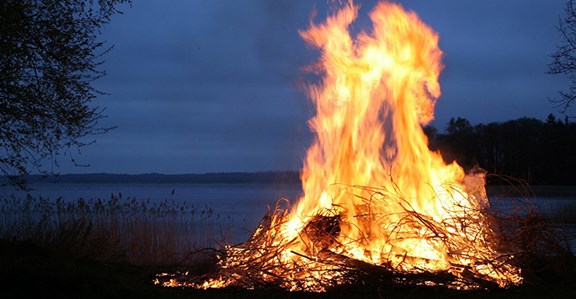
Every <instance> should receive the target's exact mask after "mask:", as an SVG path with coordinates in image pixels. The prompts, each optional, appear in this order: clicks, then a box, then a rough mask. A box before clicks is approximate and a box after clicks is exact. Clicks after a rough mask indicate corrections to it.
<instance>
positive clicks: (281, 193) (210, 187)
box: [0, 183, 576, 252]
mask: <svg viewBox="0 0 576 299" xmlns="http://www.w3.org/2000/svg"><path fill="white" fill-rule="evenodd" d="M31 187H32V188H33V189H34V190H33V191H32V192H31V194H32V195H33V196H42V197H47V198H50V199H56V198H58V197H61V198H63V199H64V200H76V199H78V198H84V199H86V200H88V199H98V198H100V199H109V198H110V197H111V195H116V196H117V195H119V194H122V197H123V198H128V197H130V198H135V199H137V200H144V201H149V202H151V203H154V202H161V201H163V200H168V201H171V202H172V201H173V202H174V203H176V204H180V203H186V204H188V205H193V206H194V207H197V208H200V209H202V208H205V207H209V208H211V209H212V210H213V211H214V215H217V216H218V217H223V218H225V219H229V221H228V222H229V223H230V225H232V226H233V227H234V230H233V231H234V235H235V236H234V238H233V239H234V240H236V241H242V240H246V239H247V238H248V237H249V236H250V234H251V232H252V231H253V230H254V229H255V228H256V226H257V225H258V223H259V222H260V220H261V219H262V217H263V216H264V215H265V214H266V212H267V211H268V208H269V207H271V208H273V207H274V206H275V204H276V202H277V201H278V200H279V199H281V198H286V199H288V200H289V201H290V202H291V203H294V202H296V201H297V200H298V198H299V197H300V196H301V194H302V190H301V187H300V185H296V184H294V185H274V184H153V183H142V184H120V183H119V184H94V183H88V184H87V183H37V184H34V185H32V186H31ZM12 193H16V194H17V195H20V196H23V195H24V193H22V192H15V191H14V190H10V189H0V195H2V196H8V195H10V194H12ZM490 201H491V203H492V205H493V206H494V207H496V208H498V209H509V210H514V209H516V208H517V207H518V205H520V206H521V205H522V204H523V202H530V203H532V204H534V205H535V206H536V207H537V208H538V209H540V210H541V211H542V213H544V214H553V213H556V212H557V211H559V210H568V209H571V210H572V211H573V212H574V210H575V209H576V198H575V197H538V198H530V199H510V198H508V197H500V196H497V195H495V196H491V197H490ZM220 219H222V218H220ZM563 228H564V230H565V232H566V233H567V235H568V237H569V238H570V239H571V243H570V244H571V247H572V250H573V252H575V251H576V224H569V225H563Z"/></svg>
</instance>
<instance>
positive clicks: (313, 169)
mask: <svg viewBox="0 0 576 299" xmlns="http://www.w3.org/2000/svg"><path fill="white" fill-rule="evenodd" d="M357 13H358V7H357V6H356V5H354V4H353V3H352V1H350V2H349V3H348V4H346V5H345V6H344V7H343V8H342V9H340V10H339V11H338V12H337V13H336V14H334V15H333V16H330V17H328V18H327V20H326V21H325V22H324V23H322V24H311V25H310V28H309V29H307V30H305V31H302V32H301V36H302V38H303V39H304V40H305V41H306V42H307V43H308V44H310V45H312V46H314V47H316V48H318V49H320V50H321V58H320V60H319V61H318V63H317V64H315V65H314V67H313V68H314V71H316V72H318V73H319V74H321V75H322V78H323V79H322V80H321V82H320V83H318V84H317V85H313V86H310V87H309V96H310V98H311V100H312V101H313V103H314V104H315V106H316V116H314V117H313V118H312V119H311V120H310V121H309V125H310V127H311V128H312V130H313V131H314V132H315V134H316V139H315V140H314V142H313V144H312V145H311V147H310V148H309V149H308V152H307V156H306V159H305V162H304V169H303V171H302V184H303V190H304V196H303V197H302V198H301V199H300V201H299V202H298V203H297V204H296V205H295V206H294V207H293V208H292V209H291V210H290V212H289V214H287V215H281V216H280V217H272V218H271V220H270V221H271V224H270V225H268V226H265V227H262V226H261V227H260V228H259V229H258V230H257V231H256V232H255V233H254V236H253V238H252V239H251V240H256V239H257V237H259V236H261V235H264V236H265V238H264V240H265V241H263V242H264V243H265V244H264V245H262V246H261V247H258V248H259V250H252V249H251V250H243V249H242V248H234V247H233V248H230V249H229V252H228V253H227V255H228V257H227V258H226V259H225V260H223V262H222V263H221V265H222V267H223V269H233V268H234V267H240V266H241V265H242V264H243V263H249V261H257V260H258V261H259V262H260V263H262V264H261V267H262V269H268V268H270V269H272V270H269V271H267V272H266V271H260V272H258V273H256V274H254V275H260V276H261V277H260V279H261V280H264V281H274V280H275V279H276V278H275V277H280V276H290V278H292V280H285V281H284V282H283V283H285V285H281V286H282V287H285V288H288V289H291V290H298V289H307V290H317V291H322V290H324V285H322V284H321V283H319V281H320V282H321V281H327V280H328V281H334V280H335V279H336V280H337V279H338V277H339V275H342V274H341V273H339V272H337V271H329V270H331V269H332V268H333V266H330V265H328V264H326V263H323V262H322V256H323V254H325V253H326V252H329V253H330V254H331V256H332V257H334V256H344V257H346V258H350V259H354V260H359V261H362V262H364V263H366V264H370V265H376V266H382V265H386V266H387V267H388V268H391V269H394V271H404V272H408V273H422V272H424V271H426V272H432V273H433V272H438V271H446V272H448V273H451V274H452V275H454V276H456V277H462V276H463V275H464V274H463V273H464V272H467V273H472V275H473V276H474V277H481V279H484V280H487V281H492V282H494V283H496V284H498V285H500V286H507V285H511V284H519V283H521V281H522V278H521V276H520V272H519V270H518V269H517V268H515V267H513V266H511V265H509V264H507V263H506V261H507V260H506V259H502V258H501V256H503V255H502V254H501V253H499V252H498V251H497V250H496V249H495V248H493V247H494V245H493V244H492V243H493V242H494V240H492V239H491V236H492V235H493V234H491V231H490V228H489V225H488V223H487V220H486V218H485V217H484V215H483V213H482V211H483V209H484V208H486V205H487V198H486V193H485V190H484V180H483V177H482V176H480V177H475V176H466V175H465V174H464V171H463V169H462V168H461V167H460V166H459V165H457V164H456V163H452V164H448V165H447V164H445V163H444V161H443V160H442V157H441V156H440V154H439V153H437V152H432V151H430V150H429V149H428V146H427V142H428V140H427V138H426V135H425V134H424V132H423V129H422V126H423V125H425V124H427V123H429V122H430V121H431V120H432V119H433V117H434V113H433V109H434V104H435V100H436V99H437V98H438V97H439V96H440V85H439V83H438V76H439V74H440V72H441V70H442V68H443V65H442V62H441V58H442V51H441V50H440V49H439V48H438V35H437V34H436V33H435V32H434V31H433V30H432V29H431V28H429V27H428V26H427V25H426V24H424V23H423V22H422V21H421V20H420V19H419V18H418V16H417V15H416V14H415V13H413V12H407V11H405V10H404V9H403V8H402V7H401V6H400V5H397V4H393V3H388V2H382V3H379V4H378V5H377V6H376V7H375V9H374V10H373V11H372V12H371V14H370V18H371V20H372V23H373V29H372V31H370V32H361V33H359V34H358V35H357V36H356V37H355V38H353V37H352V36H351V35H350V33H349V26H350V25H351V24H352V22H353V21H354V20H355V19H356V17H357ZM465 181H467V182H468V183H466V184H465V183H464V182H465ZM367 186H370V187H367ZM322 217H324V218H322ZM311 223H312V224H313V227H310V224H311ZM264 228H266V229H267V230H266V231H263V229H264ZM249 242H250V241H249ZM267 248H275V249H276V250H277V251H278V254H276V255H274V256H273V257H271V258H265V257H267V255H266V254H267V253H266V249H267ZM260 249H261V250H260ZM499 260H501V262H498V261H499ZM487 261H490V262H487ZM269 265H282V266H283V267H282V268H283V269H289V270H290V271H281V272H279V271H276V272H274V270H273V269H275V268H273V267H267V266H269ZM235 275H236V276H235ZM238 279H241V275H239V274H234V273H233V274H230V275H227V276H226V277H218V278H216V279H212V280H209V281H206V282H204V284H202V285H199V286H198V287H202V288H207V287H223V286H227V285H230V284H233V283H234V281H237V280H238ZM456 287H459V286H456ZM464 287H465V286H464Z"/></svg>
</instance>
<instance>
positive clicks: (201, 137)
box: [60, 0, 568, 174]
mask: <svg viewBox="0 0 576 299" xmlns="http://www.w3.org/2000/svg"><path fill="white" fill-rule="evenodd" d="M326 2H327V0H322V1H320V0H319V1H296V0H247V1H233V0H228V1H225V0H170V1H134V3H133V5H132V7H131V8H129V7H126V8H122V10H123V11H124V14H123V15H116V16H114V17H113V19H112V22H111V23H110V24H108V25H107V26H106V27H105V29H104V31H103V34H102V36H101V38H102V39H103V40H106V41H107V42H108V43H109V44H113V45H115V47H114V49H113V50H112V51H111V52H110V53H108V54H106V55H105V56H104V60H105V61H106V63H105V64H103V66H102V68H103V69H104V70H106V71H107V72H108V75H107V76H106V77H104V78H102V79H100V80H99V81H97V82H96V87H97V89H99V90H101V91H103V92H107V93H109V94H110V95H106V96H101V97H98V98H97V99H96V100H95V101H94V104H95V105H97V106H100V107H105V108H106V111H105V114H106V115H108V118H106V119H105V120H103V121H102V122H101V125H102V126H118V128H117V129H115V130H113V131H111V132H109V133H107V134H105V135H99V136H95V137H94V138H95V140H96V143H95V144H93V145H91V146H89V147H86V148H84V149H83V150H82V153H81V155H75V159H76V160H77V161H78V162H79V163H84V164H90V165H91V166H90V167H88V168H84V167H74V166H72V165H71V163H70V162H68V159H67V158H66V157H64V158H62V161H61V167H60V172H61V173H93V172H109V173H151V172H157V173H166V174H174V173H204V172H228V171H267V170H298V169H300V167H301V165H302V162H301V161H302V158H303V156H304V153H305V150H306V148H307V147H308V145H309V143H310V140H311V136H312V135H311V133H310V132H309V129H308V127H307V124H306V120H307V119H308V118H309V117H310V116H311V115H312V114H313V110H312V106H311V105H310V104H309V103H308V99H307V98H306V96H305V94H304V93H303V92H302V91H301V89H300V88H299V87H298V86H299V82H301V81H302V78H303V72H302V70H301V69H302V67H304V66H306V65H307V64H309V63H310V62H312V61H314V59H316V58H317V55H318V52H317V51H315V50H312V49H311V48H310V47H309V46H307V45H305V43H304V42H303V41H302V40H301V39H300V37H299V35H298V30H301V29H306V28H307V26H308V23H309V20H310V17H311V14H312V11H313V10H314V8H315V9H316V11H317V12H318V17H316V18H315V20H316V22H321V21H322V17H323V16H325V15H326V12H327V11H328V8H327V4H326ZM330 2H332V1H330ZM357 2H358V3H359V4H360V5H361V9H360V13H359V15H360V17H359V20H357V22H356V24H355V26H356V27H355V28H369V27H370V24H369V21H368V20H367V15H366V14H367V13H368V12H369V11H370V10H371V9H372V8H373V7H374V3H375V2H376V1H357ZM398 2H399V3H401V4H402V5H403V6H404V7H405V8H407V9H409V10H413V11H415V12H416V13H417V14H418V15H419V16H420V18H421V19H422V20H423V21H424V22H425V23H427V24H428V25H430V26H431V27H432V28H433V29H434V30H435V31H437V32H438V34H439V36H440V48H441V49H442V50H443V51H444V64H445V69H444V71H443V73H442V74H441V77H440V83H441V87H442V96H441V97H440V98H439V99H438V102H437V105H436V119H435V120H434V121H433V123H432V124H433V125H434V126H435V127H437V128H438V129H439V130H443V129H444V128H445V127H446V123H447V122H448V120H449V119H450V118H451V117H458V116H460V117H464V118H467V119H468V120H470V121H471V122H472V124H477V123H480V122H484V123H486V122H493V121H506V120H511V119H516V118H519V117H522V116H527V117H535V118H538V119H545V118H546V116H547V115H548V114H550V113H556V114H557V115H559V114H558V109H557V108H554V106H553V105H552V104H551V103H550V102H549V101H548V98H553V97H555V96H556V94H557V91H558V90H561V89H565V88H566V87H567V86H568V81H567V79H566V78H564V77H562V76H557V75H556V76H554V75H549V74H546V70H547V64H548V63H550V61H551V59H550V57H549V55H550V54H551V53H553V52H554V50H555V46H556V44H558V43H559V41H560V37H559V34H558V32H557V30H556V28H555V26H556V25H557V24H558V20H559V17H560V16H562V15H563V7H564V3H565V0H534V1H526V0H522V1H521V0H509V1H497V0H485V1H474V0H458V1H454V0H435V1H398Z"/></svg>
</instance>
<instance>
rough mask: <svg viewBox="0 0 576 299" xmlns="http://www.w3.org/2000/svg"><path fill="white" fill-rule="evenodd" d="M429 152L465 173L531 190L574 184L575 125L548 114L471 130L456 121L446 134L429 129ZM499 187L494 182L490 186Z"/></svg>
mask: <svg viewBox="0 0 576 299" xmlns="http://www.w3.org/2000/svg"><path fill="white" fill-rule="evenodd" d="M425 132H426V134H427V135H428V137H429V139H430V148H431V149H433V150H440V152H441V153H442V156H443V158H444V160H446V161H447V162H450V161H453V160H456V161H457V162H458V163H459V164H460V165H462V166H463V167H464V168H465V169H470V168H472V167H474V166H475V165H478V166H480V167H481V168H484V169H485V170H487V171H488V172H489V173H493V174H499V175H505V176H511V177H514V178H517V179H521V180H525V181H527V182H528V183H529V184H532V185H539V184H540V185H575V184H576V123H574V122H571V121H570V120H569V119H568V118H566V119H564V120H559V119H557V118H556V117H555V116H554V115H552V114H551V115H549V116H548V118H547V119H546V120H545V121H541V120H538V119H534V118H526V117H523V118H519V119H516V120H510V121H506V122H493V123H488V124H478V125H475V126H473V125H471V124H470V122H469V121H468V120H466V119H464V118H460V117H458V118H456V119H454V118H452V119H451V120H450V121H449V122H448V125H447V127H446V130H445V131H444V132H443V133H440V132H438V130H437V129H436V128H434V127H431V126H428V127H426V128H425ZM488 183H496V181H494V180H493V181H492V182H491V181H490V180H489V181H488Z"/></svg>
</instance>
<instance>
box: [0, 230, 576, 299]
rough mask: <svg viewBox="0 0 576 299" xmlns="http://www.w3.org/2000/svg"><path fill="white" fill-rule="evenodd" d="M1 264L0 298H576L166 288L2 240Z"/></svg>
mask: <svg viewBox="0 0 576 299" xmlns="http://www.w3.org/2000/svg"><path fill="white" fill-rule="evenodd" d="M0 266H1V267H0V298H266V299H272V298H446V297H449V298H576V288H574V283H569V282H568V283H566V282H564V283H549V284H547V285H538V286H523V287H519V288H515V289H507V290H493V291H474V292H457V291H452V290H446V289H442V288H440V289H439V288H415V287H390V286H387V287H381V288H377V287H369V288H368V287H348V288H343V289H339V290H336V291H331V292H329V293H323V294H311V293H290V292H286V291H283V290H275V289H266V290H258V291H248V290H242V289H223V290H208V291H201V290H194V289H189V288H163V287H159V286H155V285H153V283H152V280H153V278H154V274H155V273H158V271H160V269H158V268H152V267H136V266H134V265H130V264H127V263H125V262H122V261H107V262H104V261H98V260H94V259H90V258H85V257H84V258H83V257H77V256H73V255H70V254H61V253H58V252H55V251H54V250H51V249H49V248H44V247H41V246H38V245H36V244H33V243H32V242H23V241H7V240H2V239H0ZM568 281H572V282H573V281H576V277H575V278H574V279H568Z"/></svg>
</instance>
